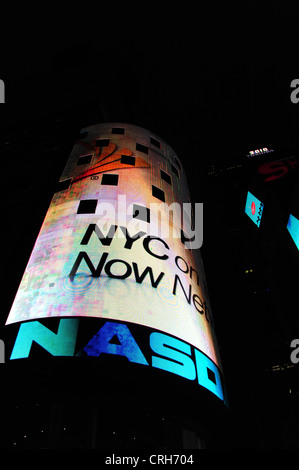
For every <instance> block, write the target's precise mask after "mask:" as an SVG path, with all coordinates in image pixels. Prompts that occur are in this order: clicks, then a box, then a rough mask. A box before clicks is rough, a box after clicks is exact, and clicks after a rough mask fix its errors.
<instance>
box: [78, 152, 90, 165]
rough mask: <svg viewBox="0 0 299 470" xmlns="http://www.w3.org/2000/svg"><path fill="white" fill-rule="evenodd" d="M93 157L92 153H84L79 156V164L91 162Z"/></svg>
mask: <svg viewBox="0 0 299 470" xmlns="http://www.w3.org/2000/svg"><path fill="white" fill-rule="evenodd" d="M91 159H92V155H91V154H90V155H82V157H79V160H78V163H77V165H86V163H90V162H91Z"/></svg>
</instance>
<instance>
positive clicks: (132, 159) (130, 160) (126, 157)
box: [120, 155, 135, 166]
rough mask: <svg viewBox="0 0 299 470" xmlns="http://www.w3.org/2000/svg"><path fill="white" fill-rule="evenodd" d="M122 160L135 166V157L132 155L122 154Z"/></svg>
mask: <svg viewBox="0 0 299 470" xmlns="http://www.w3.org/2000/svg"><path fill="white" fill-rule="evenodd" d="M120 162H121V163H126V164H127V165H132V166H135V157H131V155H122V156H121V159H120Z"/></svg>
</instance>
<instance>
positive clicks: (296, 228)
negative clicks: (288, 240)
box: [287, 214, 299, 250]
mask: <svg viewBox="0 0 299 470" xmlns="http://www.w3.org/2000/svg"><path fill="white" fill-rule="evenodd" d="M287 229H288V232H289V234H290V235H291V237H292V239H293V241H294V243H295V245H296V247H297V248H298V250H299V220H298V219H297V218H296V217H294V216H293V215H292V214H290V217H289V220H288V224H287Z"/></svg>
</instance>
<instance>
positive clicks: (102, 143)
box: [96, 139, 110, 147]
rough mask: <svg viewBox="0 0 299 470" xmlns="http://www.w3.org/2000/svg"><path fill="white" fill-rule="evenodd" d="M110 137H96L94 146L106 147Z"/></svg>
mask: <svg viewBox="0 0 299 470" xmlns="http://www.w3.org/2000/svg"><path fill="white" fill-rule="evenodd" d="M109 143H110V139H97V142H96V147H108V145H109Z"/></svg>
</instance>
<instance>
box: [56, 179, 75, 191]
mask: <svg viewBox="0 0 299 470" xmlns="http://www.w3.org/2000/svg"><path fill="white" fill-rule="evenodd" d="M71 183H72V178H69V179H67V180H64V181H60V182H59V183H58V184H57V186H56V188H55V190H54V192H55V193H58V192H59V191H65V190H66V189H69V187H70V185H71Z"/></svg>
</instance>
